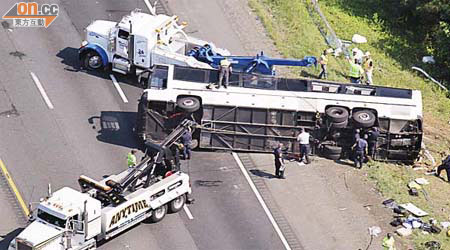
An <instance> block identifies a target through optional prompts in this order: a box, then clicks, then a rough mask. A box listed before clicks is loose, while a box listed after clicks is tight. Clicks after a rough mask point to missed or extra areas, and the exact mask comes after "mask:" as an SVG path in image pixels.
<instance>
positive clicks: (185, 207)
mask: <svg viewBox="0 0 450 250" xmlns="http://www.w3.org/2000/svg"><path fill="white" fill-rule="evenodd" d="M183 209H184V212H186V215H187V217H188V218H189V219H190V220H193V219H194V216H192V213H191V210H189V208H188V207H187V206H186V204H184V206H183Z"/></svg>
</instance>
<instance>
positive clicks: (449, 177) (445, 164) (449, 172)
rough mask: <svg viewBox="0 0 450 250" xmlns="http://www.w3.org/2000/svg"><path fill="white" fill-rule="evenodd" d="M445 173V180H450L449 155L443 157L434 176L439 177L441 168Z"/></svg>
mask: <svg viewBox="0 0 450 250" xmlns="http://www.w3.org/2000/svg"><path fill="white" fill-rule="evenodd" d="M444 169H445V172H446V173H447V182H450V155H449V156H447V158H445V159H444V160H443V161H442V163H441V165H440V166H439V167H438V168H437V172H436V176H437V177H440V175H441V172H442V170H444Z"/></svg>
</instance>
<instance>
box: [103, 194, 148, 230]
mask: <svg viewBox="0 0 450 250" xmlns="http://www.w3.org/2000/svg"><path fill="white" fill-rule="evenodd" d="M144 208H148V204H147V201H146V200H141V201H138V202H135V203H133V204H131V205H129V206H128V207H125V208H122V209H121V210H120V211H119V212H117V213H116V214H115V215H114V216H113V217H112V218H111V223H109V227H111V226H113V225H114V224H116V223H117V222H119V221H120V220H121V219H122V218H127V217H128V215H130V214H131V213H137V212H139V211H140V210H142V209H144Z"/></svg>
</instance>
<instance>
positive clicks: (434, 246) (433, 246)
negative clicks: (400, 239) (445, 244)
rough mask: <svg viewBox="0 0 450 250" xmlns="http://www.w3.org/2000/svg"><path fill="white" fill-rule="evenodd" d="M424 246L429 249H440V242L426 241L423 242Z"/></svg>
mask: <svg viewBox="0 0 450 250" xmlns="http://www.w3.org/2000/svg"><path fill="white" fill-rule="evenodd" d="M424 245H425V247H426V248H427V249H429V250H439V249H441V243H439V242H437V241H427V242H425V244H424Z"/></svg>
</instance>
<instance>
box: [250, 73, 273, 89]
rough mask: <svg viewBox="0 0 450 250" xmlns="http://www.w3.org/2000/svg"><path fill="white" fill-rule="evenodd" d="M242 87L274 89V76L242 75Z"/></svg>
mask: <svg viewBox="0 0 450 250" xmlns="http://www.w3.org/2000/svg"><path fill="white" fill-rule="evenodd" d="M242 76H243V79H242V80H243V83H244V88H254V89H275V85H274V84H273V80H274V78H272V77H262V76H257V75H242Z"/></svg>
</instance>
